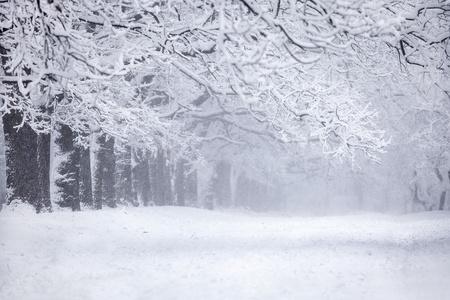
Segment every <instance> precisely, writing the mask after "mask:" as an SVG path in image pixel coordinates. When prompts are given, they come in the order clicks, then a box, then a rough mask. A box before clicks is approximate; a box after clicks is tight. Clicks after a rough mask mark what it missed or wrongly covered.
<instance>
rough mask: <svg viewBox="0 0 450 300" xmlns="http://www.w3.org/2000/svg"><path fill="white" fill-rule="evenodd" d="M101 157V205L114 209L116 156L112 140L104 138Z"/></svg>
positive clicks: (111, 138)
mask: <svg viewBox="0 0 450 300" xmlns="http://www.w3.org/2000/svg"><path fill="white" fill-rule="evenodd" d="M104 152H105V154H104V155H103V158H104V161H103V163H102V164H101V165H102V166H103V179H102V197H103V203H104V204H105V205H106V206H108V207H116V206H117V205H116V199H115V198H116V192H115V187H114V183H115V178H114V176H115V171H116V156H115V154H114V138H113V137H108V136H107V137H106V138H105V144H104Z"/></svg>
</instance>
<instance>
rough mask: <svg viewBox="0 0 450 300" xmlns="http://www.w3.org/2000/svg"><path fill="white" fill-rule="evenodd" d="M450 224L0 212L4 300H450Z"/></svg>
mask: <svg viewBox="0 0 450 300" xmlns="http://www.w3.org/2000/svg"><path fill="white" fill-rule="evenodd" d="M449 279H450V213H449V212H431V213H422V214H414V215H406V216H387V215H380V214H354V215H346V216H333V217H317V218H297V217H287V216H277V215H268V214H253V213H247V212H242V211H207V210H200V209H194V208H180V207H148V208H129V207H126V208H123V209H114V210H112V209H105V210H103V211H82V212H76V213H73V212H55V213H52V214H40V215H36V214H34V212H32V211H31V210H30V209H28V208H27V207H26V206H24V205H19V206H16V207H8V208H6V209H4V210H3V211H2V212H1V213H0V299H11V300H15V299H17V300H18V299H27V300H28V299H61V300H63V299H64V300H65V299H395V300H401V299H405V300H406V299H408V300H411V299H412V300H414V299H424V300H425V299H435V300H439V299H442V300H444V299H450V288H449V287H448V286H449V285H448V282H449Z"/></svg>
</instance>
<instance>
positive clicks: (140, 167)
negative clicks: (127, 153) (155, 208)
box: [131, 149, 152, 206]
mask: <svg viewBox="0 0 450 300" xmlns="http://www.w3.org/2000/svg"><path fill="white" fill-rule="evenodd" d="M132 161H133V163H132V170H131V173H132V178H133V180H132V182H133V195H134V196H135V197H136V200H137V202H138V203H142V204H143V205H144V206H147V205H149V204H150V203H152V202H151V201H152V194H151V192H152V190H151V185H150V171H149V160H148V152H147V151H145V150H138V149H134V150H133V154H132Z"/></svg>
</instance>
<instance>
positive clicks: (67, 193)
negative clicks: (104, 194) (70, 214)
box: [55, 124, 80, 211]
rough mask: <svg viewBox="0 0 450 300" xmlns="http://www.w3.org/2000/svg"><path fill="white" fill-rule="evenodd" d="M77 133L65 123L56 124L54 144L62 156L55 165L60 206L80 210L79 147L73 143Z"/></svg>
mask: <svg viewBox="0 0 450 300" xmlns="http://www.w3.org/2000/svg"><path fill="white" fill-rule="evenodd" d="M76 137H77V134H76V133H75V132H73V131H72V129H71V128H70V127H69V126H68V125H65V124H60V125H58V136H57V138H56V139H55V144H56V145H57V146H58V151H57V153H58V155H59V156H61V157H62V158H63V160H62V161H61V162H60V164H59V166H58V167H57V172H58V174H59V176H58V178H57V179H56V182H55V184H56V186H57V187H58V194H59V201H57V203H58V204H59V205H60V206H61V207H70V208H72V210H73V211H79V210H80V190H79V182H80V180H79V177H80V148H79V147H76V146H75V144H74V141H75V138H76Z"/></svg>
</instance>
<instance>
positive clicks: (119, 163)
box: [116, 145, 138, 206]
mask: <svg viewBox="0 0 450 300" xmlns="http://www.w3.org/2000/svg"><path fill="white" fill-rule="evenodd" d="M116 149H117V150H118V151H117V155H116V159H117V160H116V202H118V203H122V204H132V205H133V206H137V205H138V203H137V202H136V196H133V194H134V192H133V184H132V171H131V147H130V146H126V145H120V146H116Z"/></svg>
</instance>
